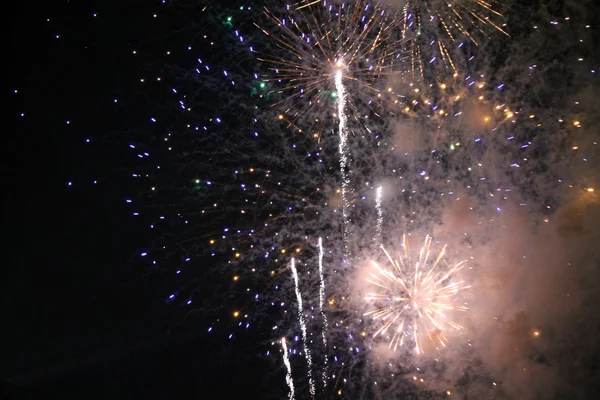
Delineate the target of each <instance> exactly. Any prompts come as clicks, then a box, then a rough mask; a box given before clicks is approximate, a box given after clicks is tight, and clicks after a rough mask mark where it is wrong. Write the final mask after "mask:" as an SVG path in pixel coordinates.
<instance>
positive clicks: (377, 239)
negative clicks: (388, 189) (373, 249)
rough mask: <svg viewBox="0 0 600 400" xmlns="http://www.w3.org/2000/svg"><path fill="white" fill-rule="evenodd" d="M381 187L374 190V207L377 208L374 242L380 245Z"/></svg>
mask: <svg viewBox="0 0 600 400" xmlns="http://www.w3.org/2000/svg"><path fill="white" fill-rule="evenodd" d="M382 193H383V187H381V186H379V187H378V188H377V191H376V192H375V209H376V210H377V225H376V227H375V238H374V239H375V244H376V245H377V246H381V234H382V229H383V210H382V208H381V195H382Z"/></svg>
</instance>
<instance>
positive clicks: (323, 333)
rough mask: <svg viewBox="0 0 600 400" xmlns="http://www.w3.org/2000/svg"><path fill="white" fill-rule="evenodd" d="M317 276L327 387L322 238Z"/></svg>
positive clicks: (325, 382)
mask: <svg viewBox="0 0 600 400" xmlns="http://www.w3.org/2000/svg"><path fill="white" fill-rule="evenodd" d="M319 278H320V280H321V284H320V286H319V308H320V309H321V317H322V318H323V330H322V331H321V336H322V337H323V347H324V348H325V365H324V367H323V386H324V387H327V316H326V315H325V280H324V279H323V238H319Z"/></svg>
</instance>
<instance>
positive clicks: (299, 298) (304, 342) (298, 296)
mask: <svg viewBox="0 0 600 400" xmlns="http://www.w3.org/2000/svg"><path fill="white" fill-rule="evenodd" d="M290 266H291V268H292V274H293V275H294V287H295V291H296V301H297V302H298V322H299V324H300V329H301V330H302V345H303V348H304V356H305V357H306V363H307V364H308V387H309V391H310V394H311V395H312V396H313V397H314V396H315V384H314V382H313V377H312V357H311V355H310V349H309V348H308V337H307V333H306V321H305V318H304V308H303V306H302V294H301V293H300V287H299V281H298V271H297V270H296V261H295V260H294V259H293V258H292V261H291V264H290Z"/></svg>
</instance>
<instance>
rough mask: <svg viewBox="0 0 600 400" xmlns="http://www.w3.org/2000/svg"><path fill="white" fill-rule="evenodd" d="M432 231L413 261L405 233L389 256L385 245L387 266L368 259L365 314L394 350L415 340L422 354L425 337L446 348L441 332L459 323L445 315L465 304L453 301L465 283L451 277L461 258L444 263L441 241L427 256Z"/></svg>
mask: <svg viewBox="0 0 600 400" xmlns="http://www.w3.org/2000/svg"><path fill="white" fill-rule="evenodd" d="M430 247H431V236H429V235H427V236H426V237H425V241H424V243H423V246H422V247H421V250H420V251H419V254H418V258H417V260H416V261H412V260H411V259H410V256H409V254H410V253H409V248H408V243H407V240H406V235H404V236H403V238H402V249H403V251H402V254H399V255H398V257H397V259H394V258H393V257H392V256H391V255H390V254H389V253H388V252H387V251H386V250H385V248H383V246H382V249H383V251H384V253H385V255H386V256H387V259H388V261H389V263H390V265H391V266H390V267H387V268H386V267H381V266H380V265H379V264H378V263H376V262H375V261H372V265H373V267H374V269H375V270H374V272H372V273H371V274H370V276H369V278H368V282H370V283H371V284H372V285H373V286H374V287H375V288H376V291H374V292H371V293H369V294H368V295H367V296H366V298H365V299H366V300H367V301H368V302H369V303H370V304H371V306H372V308H373V309H372V310H371V311H369V312H367V313H366V314H365V315H370V316H371V317H372V318H373V319H374V320H375V321H381V323H382V325H381V327H380V328H379V329H378V330H377V331H375V333H374V335H373V336H374V337H377V336H384V337H386V338H388V339H389V347H390V348H391V349H393V350H394V351H395V350H396V349H397V348H398V346H403V345H405V343H406V344H408V341H410V342H411V343H414V349H415V352H416V353H417V354H421V353H423V341H424V340H425V339H429V340H430V341H431V342H433V343H434V344H435V345H436V346H437V345H441V346H443V347H445V346H446V345H447V343H448V339H447V337H446V336H445V334H444V332H445V331H446V330H447V329H448V328H453V329H456V330H460V329H462V327H461V326H460V325H459V324H457V323H456V322H454V321H452V320H451V319H450V315H449V313H450V312H452V311H454V310H459V311H466V310H467V307H465V306H462V305H461V306H458V305H455V304H453V299H454V298H455V296H456V294H457V293H458V292H459V291H461V290H464V289H468V288H469V287H470V286H467V285H465V283H464V281H457V280H456V279H455V276H456V273H457V272H458V271H460V270H461V269H462V268H463V267H464V265H465V263H464V261H461V262H459V263H457V264H455V265H454V266H452V267H451V268H445V261H444V260H443V257H444V255H445V253H446V246H444V247H443V248H442V249H441V250H440V252H439V253H438V255H437V257H435V259H433V258H431V259H430V253H431V250H430Z"/></svg>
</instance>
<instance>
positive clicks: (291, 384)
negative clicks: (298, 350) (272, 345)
mask: <svg viewBox="0 0 600 400" xmlns="http://www.w3.org/2000/svg"><path fill="white" fill-rule="evenodd" d="M281 346H282V347H283V363H284V364H285V368H286V369H287V372H286V374H285V381H286V382H287V384H288V387H289V388H290V395H289V396H288V398H289V399H290V400H294V380H293V379H292V366H291V365H290V358H289V356H288V348H287V344H286V343H285V338H284V337H282V338H281Z"/></svg>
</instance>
